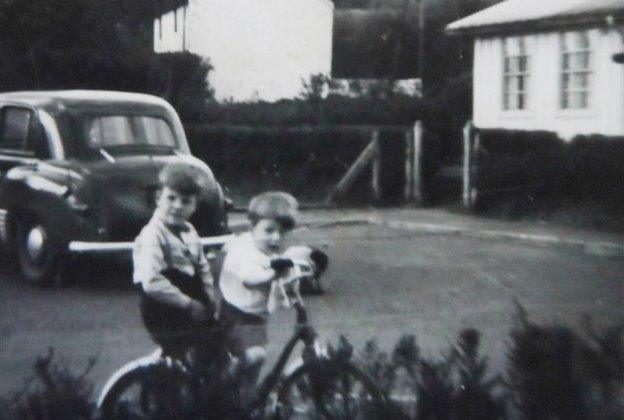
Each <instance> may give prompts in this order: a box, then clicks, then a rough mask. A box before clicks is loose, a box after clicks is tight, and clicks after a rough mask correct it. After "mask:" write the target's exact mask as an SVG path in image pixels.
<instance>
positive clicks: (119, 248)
mask: <svg viewBox="0 0 624 420" xmlns="http://www.w3.org/2000/svg"><path fill="white" fill-rule="evenodd" d="M233 237H234V235H233V234H229V235H221V236H207V237H203V238H201V243H202V245H203V246H204V247H220V246H222V245H224V244H225V243H226V242H228V241H229V240H230V239H232V238H233ZM132 245H133V242H84V241H71V242H70V243H69V252H70V253H71V254H111V253H119V252H121V253H125V252H131V251H132Z"/></svg>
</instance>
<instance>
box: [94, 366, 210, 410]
mask: <svg viewBox="0 0 624 420" xmlns="http://www.w3.org/2000/svg"><path fill="white" fill-rule="evenodd" d="M196 394H197V388H196V387H195V385H194V384H193V381H192V379H191V377H190V376H189V375H188V374H186V373H185V372H184V371H182V369H180V368H177V367H172V366H168V365H166V364H164V363H163V364H156V365H150V366H143V367H140V368H137V369H135V370H132V371H130V372H128V373H126V374H125V375H124V376H122V377H121V378H120V379H119V380H118V381H117V382H116V383H115V385H113V387H112V388H111V389H110V391H109V392H108V393H107V394H106V396H105V397H104V399H103V400H102V403H101V405H100V412H101V415H102V418H103V419H132V420H134V419H137V420H138V419H162V420H165V419H194V418H198V417H199V414H200V410H201V409H200V407H199V403H200V401H201V400H200V399H199V398H197V397H198V395H196Z"/></svg>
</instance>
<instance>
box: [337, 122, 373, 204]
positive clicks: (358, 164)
mask: <svg viewBox="0 0 624 420" xmlns="http://www.w3.org/2000/svg"><path fill="white" fill-rule="evenodd" d="M379 150H380V148H379V131H378V130H375V131H373V136H372V140H371V142H370V143H369V144H368V146H366V148H365V149H364V151H363V152H362V153H360V156H358V158H357V159H356V161H355V163H353V165H351V167H350V168H349V170H348V171H347V173H346V174H345V175H344V176H343V177H342V179H341V180H340V181H339V182H338V184H337V185H336V186H335V187H334V190H333V191H332V193H331V194H330V195H329V197H327V200H325V202H326V203H328V204H329V203H331V202H332V201H333V200H334V199H335V198H336V197H339V196H341V195H343V194H344V193H345V192H346V191H347V190H348V189H349V188H350V187H351V185H353V183H354V182H355V180H356V179H357V177H358V176H359V175H360V173H362V171H363V170H364V168H366V166H367V165H368V163H369V162H370V161H371V160H372V161H373V190H374V191H376V192H375V194H376V197H377V196H381V187H380V182H379V177H380V174H379V172H380V166H381V165H380V162H377V163H375V161H379ZM375 171H376V172H377V174H376V175H375Z"/></svg>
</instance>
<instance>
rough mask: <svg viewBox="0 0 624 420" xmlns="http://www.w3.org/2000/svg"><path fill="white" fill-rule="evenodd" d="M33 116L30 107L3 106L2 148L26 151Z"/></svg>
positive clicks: (0, 139) (0, 119)
mask: <svg viewBox="0 0 624 420" xmlns="http://www.w3.org/2000/svg"><path fill="white" fill-rule="evenodd" d="M31 118H32V111H30V110H29V109H25V108H17V107H6V108H3V109H2V112H1V113H0V148H2V149H7V150H16V151H24V147H25V146H26V139H27V138H28V127H29V126H30V120H31Z"/></svg>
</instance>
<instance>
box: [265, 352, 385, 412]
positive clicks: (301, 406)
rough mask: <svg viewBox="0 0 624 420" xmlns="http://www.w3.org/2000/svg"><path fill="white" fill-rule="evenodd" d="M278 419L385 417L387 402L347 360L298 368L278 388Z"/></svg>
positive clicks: (366, 377) (365, 376) (369, 380)
mask: <svg viewBox="0 0 624 420" xmlns="http://www.w3.org/2000/svg"><path fill="white" fill-rule="evenodd" d="M275 417H276V418H278V419H382V418H384V404H383V399H382V397H381V393H380V392H379V389H378V388H377V387H376V386H375V384H374V383H373V382H372V381H371V379H370V378H369V377H368V376H367V375H366V374H364V373H363V372H361V371H360V370H358V369H357V368H355V367H354V366H353V365H351V364H349V363H345V362H336V361H325V362H322V363H321V364H319V366H318V367H315V368H314V369H312V368H311V367H310V366H309V365H304V366H301V367H300V368H298V369H297V370H295V371H294V372H293V373H292V374H291V375H290V376H289V377H288V378H286V380H285V381H284V382H283V383H282V385H281V386H280V388H279V390H278V396H277V407H276V412H275Z"/></svg>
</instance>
